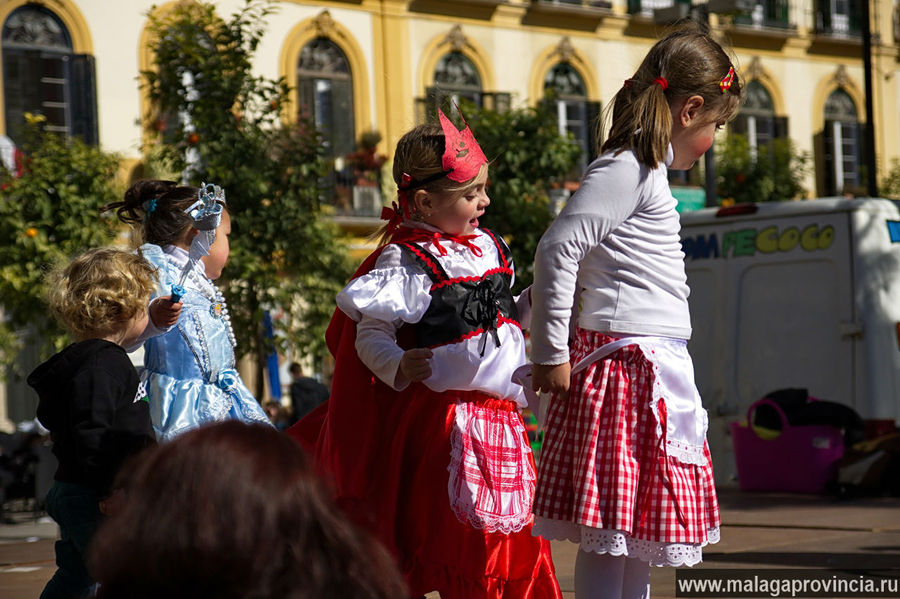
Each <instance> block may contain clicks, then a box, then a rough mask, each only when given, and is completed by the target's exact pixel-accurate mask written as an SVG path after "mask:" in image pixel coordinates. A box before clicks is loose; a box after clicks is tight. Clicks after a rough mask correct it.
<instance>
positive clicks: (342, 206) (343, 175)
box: [324, 166, 384, 217]
mask: <svg viewBox="0 0 900 599" xmlns="http://www.w3.org/2000/svg"><path fill="white" fill-rule="evenodd" d="M325 187H326V189H325V190H324V193H325V200H326V202H327V203H329V204H331V205H332V206H333V207H334V213H335V214H336V215H338V216H371V217H378V216H381V207H382V206H383V205H384V198H383V196H382V193H381V181H379V180H378V173H377V171H370V172H366V173H360V172H359V171H357V170H356V169H354V168H352V167H350V166H344V167H343V168H340V169H335V170H333V171H332V172H331V174H330V175H329V176H328V177H327V179H326V181H325Z"/></svg>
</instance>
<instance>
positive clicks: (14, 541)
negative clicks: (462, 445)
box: [0, 488, 900, 599]
mask: <svg viewBox="0 0 900 599" xmlns="http://www.w3.org/2000/svg"><path fill="white" fill-rule="evenodd" d="M720 503H721V508H722V518H723V528H722V541H721V542H720V543H719V544H717V545H713V546H710V547H709V548H708V550H707V551H705V552H704V562H703V564H701V565H699V566H697V568H701V569H719V568H740V569H753V568H825V567H828V568H847V569H857V568H863V569H873V570H886V569H891V568H900V498H869V499H857V500H852V501H848V500H840V501H839V500H835V499H833V498H830V497H817V496H802V495H779V494H746V493H741V492H739V491H737V490H736V489H730V488H725V489H720ZM16 520H17V522H16V523H14V524H5V525H4V524H0V598H3V599H34V598H36V597H38V596H39V595H40V591H41V588H42V587H43V585H44V583H45V582H46V581H47V579H48V578H50V576H51V575H52V574H53V570H54V565H53V541H54V539H55V538H56V534H57V529H56V525H55V524H54V523H53V522H52V521H51V520H49V519H46V518H41V519H35V518H34V517H33V516H29V515H21V514H20V515H17V518H16ZM576 551H577V548H576V547H575V546H574V545H573V544H571V543H564V542H556V543H554V544H553V552H554V561H555V563H556V567H557V574H558V576H559V580H560V585H561V586H562V589H563V592H564V595H565V597H566V598H567V599H570V598H574V592H573V589H574V586H573V582H572V576H573V571H574V564H575V555H576ZM651 581H652V582H651V587H652V596H653V597H654V598H661V599H664V598H671V597H674V596H675V572H674V570H673V569H671V568H654V569H653V572H652V577H651Z"/></svg>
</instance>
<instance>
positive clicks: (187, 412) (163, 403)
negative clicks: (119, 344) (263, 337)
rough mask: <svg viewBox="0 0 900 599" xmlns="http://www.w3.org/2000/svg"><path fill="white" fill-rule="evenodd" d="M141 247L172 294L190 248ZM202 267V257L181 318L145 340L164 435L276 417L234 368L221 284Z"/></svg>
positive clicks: (155, 413)
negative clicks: (219, 289)
mask: <svg viewBox="0 0 900 599" xmlns="http://www.w3.org/2000/svg"><path fill="white" fill-rule="evenodd" d="M141 253H142V254H143V256H144V258H146V259H147V261H149V262H150V263H151V264H152V265H153V266H154V267H155V268H156V269H157V276H158V277H159V284H160V287H161V291H162V292H161V293H160V295H168V294H169V289H170V288H171V286H172V284H173V283H177V282H178V279H179V278H180V275H181V269H182V266H183V265H184V264H185V262H186V261H187V252H185V251H183V250H180V249H178V248H173V247H171V246H170V247H167V248H166V251H163V249H162V248H160V247H159V246H157V245H153V244H145V245H143V246H141ZM202 273H203V265H202V263H201V264H196V265H195V266H194V272H193V276H191V277H188V278H187V280H186V281H185V283H184V288H185V294H184V297H183V298H182V300H181V301H182V303H183V307H182V309H181V316H180V317H179V319H178V323H177V324H176V325H175V326H174V327H173V328H172V329H170V330H169V331H168V332H167V333H165V334H162V335H158V336H156V337H151V338H150V339H148V340H147V341H146V342H145V343H144V368H145V372H144V375H143V378H144V379H145V380H146V381H147V393H148V395H149V397H150V417H151V419H152V421H153V428H154V429H155V431H156V436H157V439H159V440H160V441H167V440H169V439H172V438H173V437H175V436H176V435H178V434H180V433H183V432H185V431H187V430H190V429H193V428H196V427H198V426H200V425H203V424H207V423H210V422H218V421H222V420H231V419H234V420H241V421H244V422H259V423H266V424H269V423H270V422H269V419H268V417H266V414H265V412H264V411H263V409H262V407H260V405H259V402H257V401H256V399H255V398H254V397H253V394H252V393H250V390H249V389H247V387H246V386H245V385H244V382H243V381H242V380H241V376H240V374H238V372H237V370H235V368H234V366H235V357H234V347H233V345H232V341H231V339H230V335H229V327H230V325H229V324H228V322H227V321H226V319H225V318H224V314H223V311H222V309H221V308H222V305H221V304H220V302H219V301H217V299H216V297H215V296H214V293H216V292H217V289H216V288H215V285H214V284H213V283H212V281H209V279H206V278H205V277H204V276H203V274H202Z"/></svg>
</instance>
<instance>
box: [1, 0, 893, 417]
mask: <svg viewBox="0 0 900 599" xmlns="http://www.w3.org/2000/svg"><path fill="white" fill-rule="evenodd" d="M861 1H862V0H747V2H748V4H745V5H744V6H743V8H744V10H743V12H739V13H732V14H721V13H717V12H715V10H712V11H710V14H709V17H708V19H709V23H710V26H711V29H712V31H713V33H714V35H715V36H716V37H717V38H718V39H720V40H721V41H722V42H723V43H724V44H725V45H726V46H727V47H729V48H730V49H731V52H732V53H733V55H734V57H735V61H736V66H737V70H738V72H739V74H740V75H741V76H742V78H743V80H744V82H745V84H746V90H747V93H746V96H747V99H746V102H745V103H744V105H743V107H742V109H741V113H740V114H739V115H738V117H737V118H736V119H735V120H734V121H733V122H732V124H731V125H730V130H732V131H735V132H739V133H742V134H745V135H747V136H748V139H749V140H750V143H751V146H753V147H758V146H759V145H761V144H766V143H768V142H769V141H770V140H772V139H774V138H777V137H790V138H791V139H792V140H793V141H794V142H795V143H796V146H797V148H798V149H799V150H801V151H804V152H807V153H808V154H809V155H810V156H811V157H812V158H813V164H814V166H815V169H814V172H813V173H812V174H810V175H809V177H808V180H807V181H806V184H805V188H806V190H807V196H808V197H817V196H827V195H844V194H856V193H859V192H860V191H861V190H864V189H865V183H864V181H865V177H866V176H867V173H866V172H865V171H866V168H865V166H864V165H865V157H864V155H863V152H862V148H863V146H864V144H863V142H862V140H863V134H864V125H865V123H866V122H867V121H869V120H870V119H869V115H867V114H866V113H865V106H866V102H865V92H864V71H863V60H862V48H863V44H862V37H861V29H862V28H861V23H860V21H859V18H860V13H861V11H860V7H861V5H860V2H861ZM174 4H175V2H163V3H161V4H159V5H158V6H154V5H153V2H152V1H150V0H115V2H113V1H112V0H40V1H36V0H0V23H2V37H0V70H2V73H0V139H2V140H4V141H5V143H4V145H3V146H2V148H0V150H2V151H0V155H2V157H3V158H4V160H6V161H7V162H8V159H9V155H10V153H9V151H8V149H9V147H11V144H10V141H11V143H12V144H14V143H15V141H16V137H17V135H18V134H19V131H20V129H21V123H22V119H23V114H24V113H26V112H40V113H42V114H44V115H45V116H46V117H47V119H48V123H49V124H50V126H51V128H53V129H54V130H56V131H60V132H63V133H66V134H71V135H80V136H82V137H83V138H84V139H85V140H87V141H89V142H91V143H97V144H99V145H100V146H101V147H103V148H104V149H105V150H108V151H114V152H117V153H119V154H120V155H122V156H123V157H125V159H126V165H127V167H128V168H133V167H135V166H136V165H138V164H139V163H140V161H141V159H142V142H143V140H144V136H143V122H144V119H145V118H146V117H147V114H148V113H149V106H148V102H147V99H146V97H145V93H144V91H143V90H142V88H141V85H140V80H139V73H140V71H141V70H143V69H147V68H149V66H150V64H151V55H150V50H149V49H148V40H149V35H150V34H149V31H148V16H149V12H150V11H151V10H152V11H156V12H160V11H166V10H169V9H171V7H172V6H174ZM215 5H216V8H217V11H218V12H219V14H220V15H221V16H223V17H226V18H227V16H228V15H230V14H232V13H233V12H235V11H236V10H238V9H239V8H240V7H241V6H242V5H243V2H242V1H241V0H221V1H218V2H215ZM276 6H277V10H276V12H275V13H274V14H273V15H271V16H270V17H269V18H268V21H269V22H268V27H267V33H266V35H265V37H264V39H263V41H262V44H261V45H260V47H259V50H258V52H257V55H256V64H255V69H256V70H257V72H258V74H260V75H263V76H266V77H269V78H278V77H284V78H285V79H286V80H287V82H288V83H289V84H290V85H291V87H292V88H293V90H294V91H293V96H292V104H291V106H290V108H289V114H292V115H300V114H302V115H305V116H307V117H309V118H311V119H313V120H314V121H315V122H316V124H317V125H318V126H320V127H321V129H322V130H323V132H324V133H325V146H326V151H327V152H328V153H329V155H330V156H331V157H332V159H333V161H334V175H333V177H334V186H333V189H334V190H335V193H334V204H335V212H336V214H337V215H338V218H339V219H343V220H342V221H341V222H343V223H344V224H345V226H346V227H347V228H350V229H351V230H352V229H353V227H360V228H366V227H370V226H371V225H372V223H373V222H374V221H375V217H376V215H377V214H378V211H379V210H380V206H381V203H382V194H381V192H380V190H379V188H378V187H377V186H374V185H373V184H372V182H371V180H369V181H366V180H365V178H360V177H359V176H357V175H358V173H356V172H355V171H354V169H353V168H352V166H351V165H350V164H349V161H348V156H349V155H352V154H354V153H356V152H358V151H360V149H361V148H360V146H361V145H362V146H363V148H362V149H364V150H365V149H366V146H369V148H368V149H369V150H370V151H371V152H374V153H376V154H383V155H386V156H387V157H388V158H390V152H391V149H392V148H393V146H394V145H395V143H396V141H397V140H398V139H399V137H400V136H401V135H402V134H403V133H404V132H405V131H406V130H407V129H409V128H410V127H411V126H413V125H415V124H417V123H419V122H422V121H423V120H424V119H425V118H427V115H429V114H433V109H434V105H435V104H436V103H437V102H440V101H441V100H443V99H445V98H447V97H452V98H456V99H459V98H467V99H469V100H471V101H473V102H475V103H477V104H479V105H482V106H487V107H493V108H496V109H498V110H504V109H506V108H507V107H510V106H523V105H534V104H535V103H537V102H539V101H541V100H542V99H544V98H545V97H546V96H548V94H550V93H551V92H552V101H553V102H554V103H555V105H556V108H557V114H558V124H559V128H560V131H561V132H564V131H568V132H570V133H571V134H572V135H573V136H574V137H575V139H576V140H577V141H578V143H579V144H580V145H581V146H582V148H583V150H584V158H583V160H582V163H581V167H582V168H583V166H584V165H585V164H586V163H587V162H588V161H589V160H590V157H591V156H592V154H593V153H594V152H595V149H596V145H595V140H594V137H595V134H594V123H595V122H596V119H597V116H598V114H599V113H600V112H601V111H602V109H603V108H604V107H606V105H607V104H608V103H609V102H610V100H611V99H612V97H613V96H614V94H615V93H616V92H617V90H618V89H619V88H620V86H621V85H622V82H623V80H625V79H626V78H628V77H630V76H631V75H632V74H633V73H634V71H635V69H636V68H637V66H638V64H639V63H640V61H641V60H642V58H643V57H644V55H645V54H646V52H647V50H648V49H649V47H650V46H651V45H652V44H653V43H654V42H655V41H656V40H657V39H658V37H659V35H660V33H661V32H662V31H663V27H661V26H659V25H656V24H655V23H654V19H653V14H654V10H655V9H661V8H663V9H664V8H670V9H671V8H676V9H677V8H679V7H684V8H685V10H686V8H687V7H686V5H684V4H681V3H680V2H679V3H678V4H674V5H673V0H345V1H340V0H324V1H318V2H313V1H307V0H281V1H279V2H277V3H276ZM717 6H718V4H714V5H713V6H712V8H714V9H716V7H717ZM870 7H871V31H872V65H873V67H872V73H873V74H872V83H873V94H872V101H873V102H872V103H873V111H874V114H873V115H871V117H872V118H871V121H872V122H873V123H874V130H875V151H876V158H877V170H878V173H877V175H876V176H877V179H878V180H880V179H881V178H882V177H883V176H884V174H885V173H886V172H887V169H889V168H890V166H891V163H892V161H894V160H896V159H898V158H900V102H898V96H900V77H898V76H897V75H898V71H900V68H898V60H900V45H898V36H900V32H898V25H897V2H896V1H895V0H870ZM373 132H377V133H373ZM2 136H5V138H4V137H2ZM361 140H362V144H361ZM366 140H368V141H366ZM385 187H386V188H388V189H389V187H390V186H389V185H385ZM3 403H4V402H2V401H0V405H2V404H3ZM12 416H14V415H12V414H10V417H12ZM15 416H20V415H18V414H17V415H15ZM0 417H2V414H0Z"/></svg>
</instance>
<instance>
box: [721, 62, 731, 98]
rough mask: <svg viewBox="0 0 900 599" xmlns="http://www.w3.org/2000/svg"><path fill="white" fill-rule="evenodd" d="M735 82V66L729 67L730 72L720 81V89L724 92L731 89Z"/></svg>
mask: <svg viewBox="0 0 900 599" xmlns="http://www.w3.org/2000/svg"><path fill="white" fill-rule="evenodd" d="M732 83H734V67H728V74H727V75H725V76H724V77H722V80H721V81H719V89H721V90H722V93H723V94H724V93H725V92H727V91H728V90H729V89H731V84H732Z"/></svg>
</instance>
